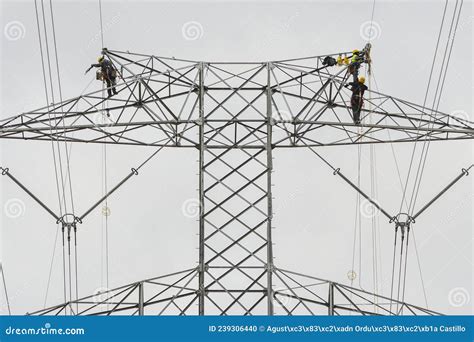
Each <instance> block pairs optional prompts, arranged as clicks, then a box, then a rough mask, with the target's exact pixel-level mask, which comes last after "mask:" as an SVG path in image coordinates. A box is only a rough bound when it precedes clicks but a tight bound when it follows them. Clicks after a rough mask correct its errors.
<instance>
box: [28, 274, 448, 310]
mask: <svg viewBox="0 0 474 342" xmlns="http://www.w3.org/2000/svg"><path fill="white" fill-rule="evenodd" d="M273 273H274V274H275V277H276V279H277V280H278V281H279V283H280V284H281V285H279V286H277V287H276V288H275V290H274V291H273V294H272V299H273V301H274V306H273V308H274V314H275V315H348V314H350V315H364V316H365V315H402V314H409V315H439V313H437V312H435V311H431V310H428V309H425V308H422V307H418V306H415V305H411V304H408V303H404V302H401V301H396V300H391V299H390V298H387V297H384V296H381V295H376V294H373V293H369V292H366V291H363V290H360V289H357V288H353V287H350V286H346V285H343V284H339V283H335V282H331V281H328V280H324V279H319V278H316V277H312V276H308V275H304V274H300V273H297V272H292V271H288V270H282V269H278V268H274V270H273ZM198 274H199V268H195V269H188V270H184V271H181V272H176V273H173V274H169V275H165V276H161V277H156V278H152V279H147V280H143V281H139V282H135V283H132V284H128V285H125V286H121V287H119V288H116V289H112V290H108V291H104V292H98V293H95V294H93V295H91V296H88V297H84V298H81V299H78V300H75V301H70V302H67V303H63V304H61V305H56V306H53V307H50V308H47V309H43V310H39V311H35V312H32V313H29V315H39V316H43V315H64V314H65V313H66V312H67V311H68V310H69V311H71V312H72V313H73V314H75V315H103V316H109V315H129V316H140V315H197V314H199V305H198V302H199V290H198V288H197V284H198ZM227 291H229V290H227ZM250 292H252V291H250ZM216 293H217V292H216ZM221 293H227V292H226V291H225V290H221ZM230 293H232V294H233V296H235V297H237V296H239V294H241V293H240V291H236V292H230ZM255 294H256V295H255V298H257V297H260V299H259V300H257V301H255V302H254V303H253V305H250V303H251V302H247V301H245V299H250V298H242V297H241V298H240V300H241V301H242V300H244V302H247V303H246V305H247V307H246V310H244V308H241V309H242V310H244V311H245V313H244V314H245V315H255V314H261V312H262V311H263V310H262V311H260V310H256V311H255V308H256V307H258V306H259V304H260V303H264V302H265V296H266V294H265V292H264V291H255ZM214 295H215V293H212V294H210V292H208V293H207V294H206V296H209V298H207V300H209V302H213V301H216V300H219V299H218V298H217V297H215V296H214ZM229 297H230V295H229ZM252 300H253V299H252ZM241 304H242V306H244V305H243V303H241ZM241 304H238V305H237V306H240V305H241ZM212 311H213V312H214V313H216V314H221V315H226V314H230V313H231V312H230V311H231V310H229V309H227V310H226V307H225V306H224V305H223V304H222V302H220V303H219V304H216V305H215V310H212Z"/></svg>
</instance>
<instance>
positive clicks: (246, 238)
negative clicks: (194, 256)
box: [0, 49, 474, 315]
mask: <svg viewBox="0 0 474 342" xmlns="http://www.w3.org/2000/svg"><path fill="white" fill-rule="evenodd" d="M104 55H106V57H107V58H109V59H110V60H111V61H112V62H113V63H114V64H115V65H116V67H117V69H118V71H119V72H120V75H121V82H119V84H118V85H117V90H118V92H119V94H118V95H116V96H114V97H111V98H105V97H104V96H103V92H102V91H100V90H99V91H95V92H92V93H90V94H86V95H82V96H79V97H76V98H72V99H69V100H66V101H63V102H62V103H56V104H52V105H50V106H47V107H44V108H41V109H38V110H34V111H31V112H28V113H24V114H21V115H19V116H16V117H13V118H10V119H7V120H4V121H2V122H1V125H0V138H4V139H21V140H45V141H49V140H51V139H53V140H55V141H66V142H80V143H97V144H123V145H136V146H152V147H157V148H159V147H167V148H168V147H173V148H193V149H196V150H197V151H199V263H198V267H196V268H190V269H188V270H185V271H181V272H177V273H173V274H170V275H166V276H161V277H157V278H153V279H147V280H143V281H139V282H136V283H133V284H129V285H126V286H123V287H120V288H117V289H113V290H110V291H107V292H105V293H101V294H94V295H92V296H89V297H85V298H82V299H77V300H72V301H70V302H68V303H64V304H61V305H58V306H55V307H52V308H49V309H46V310H41V311H38V312H35V313H34V314H61V313H64V312H65V311H66V310H67V309H68V308H69V309H70V310H72V313H74V314H107V315H108V314H115V313H119V314H129V315H136V314H138V315H143V314H199V315H203V314H224V315H225V314H237V315H247V314H268V315H273V314H290V315H291V314H329V315H335V314H344V313H349V312H353V313H359V314H402V313H409V314H436V313H435V312H433V311H430V310H427V309H424V308H421V307H418V306H414V305H410V304H407V303H403V302H399V301H396V300H393V299H391V298H386V297H383V296H380V295H375V294H372V293H368V292H365V291H362V290H360V289H356V288H352V287H349V286H346V285H343V284H338V283H335V282H331V281H328V280H323V279H319V278H316V277H312V276H307V275H303V274H299V273H295V272H292V271H288V270H283V269H280V268H278V267H277V266H275V265H274V263H273V251H272V215H273V209H272V151H273V150H274V149H276V148H296V147H299V148H314V147H319V148H321V147H325V146H335V145H353V144H381V143H389V142H390V143H392V142H414V141H420V140H423V141H445V140H461V139H472V138H474V128H473V123H472V122H469V121H466V120H463V119H460V118H456V117H453V116H450V115H447V114H445V113H442V112H438V111H435V110H432V109H427V108H423V107H422V106H419V105H416V104H413V103H410V102H408V101H404V100H401V99H398V98H395V97H392V96H389V95H384V94H381V93H378V92H374V91H372V90H369V92H370V93H371V96H370V98H367V99H366V107H365V109H363V112H362V125H361V126H359V125H356V124H354V123H353V119H352V113H351V109H350V108H351V106H350V91H348V90H347V89H346V88H345V87H344V85H345V84H346V83H347V81H348V78H349V74H348V72H347V67H338V66H332V67H329V66H327V65H323V64H322V62H323V58H324V57H326V56H327V55H324V56H315V57H308V58H301V59H293V60H284V61H274V62H264V63H257V62H255V63H221V62H196V61H190V60H181V59H175V58H163V57H157V56H153V55H144V54H138V53H131V52H122V51H115V50H107V49H105V50H104ZM337 55H339V54H335V55H333V56H337ZM369 106H370V107H371V110H370V111H369V110H368V109H367V108H368V107H369ZM104 120H105V122H104ZM4 173H6V174H8V171H7V172H4ZM136 173H137V172H136V170H132V172H131V173H130V175H129V176H128V178H130V177H131V176H132V175H133V174H136ZM334 174H340V170H339V169H336V170H334ZM128 178H126V179H128ZM118 186H120V184H119V185H118ZM115 189H116V188H114V189H113V191H115ZM99 203H100V201H99V202H98V204H99ZM98 204H97V205H98ZM91 210H92V208H91ZM89 212H90V210H89V211H88V212H86V213H85V214H84V215H82V216H79V217H76V218H74V219H73V220H72V221H70V220H69V221H68V220H61V219H62V218H59V217H58V219H59V221H60V222H62V223H63V225H64V226H65V227H66V228H71V227H73V228H74V229H75V227H76V225H77V224H80V223H81V222H82V220H83V219H84V217H85V216H87V214H88V213H89ZM53 216H54V215H53ZM386 216H387V215H386ZM389 217H390V218H391V219H393V221H394V222H397V217H396V215H390V216H389ZM389 304H392V305H390V306H389ZM392 307H393V308H392Z"/></svg>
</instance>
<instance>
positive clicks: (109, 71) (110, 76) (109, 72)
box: [86, 56, 117, 97]
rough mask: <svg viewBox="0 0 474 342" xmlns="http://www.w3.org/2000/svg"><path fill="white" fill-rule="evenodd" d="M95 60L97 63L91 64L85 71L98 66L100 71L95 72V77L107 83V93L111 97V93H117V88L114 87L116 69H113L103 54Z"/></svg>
mask: <svg viewBox="0 0 474 342" xmlns="http://www.w3.org/2000/svg"><path fill="white" fill-rule="evenodd" d="M97 62H98V63H95V64H91V66H90V68H89V69H87V71H86V73H87V72H88V71H89V70H90V69H92V68H100V72H98V73H97V79H100V80H102V81H105V83H106V84H107V93H108V95H109V97H112V95H117V89H115V85H116V84H117V71H116V70H115V68H114V66H113V64H112V62H111V61H109V60H108V59H105V58H104V56H100V57H99V58H98V59H97Z"/></svg>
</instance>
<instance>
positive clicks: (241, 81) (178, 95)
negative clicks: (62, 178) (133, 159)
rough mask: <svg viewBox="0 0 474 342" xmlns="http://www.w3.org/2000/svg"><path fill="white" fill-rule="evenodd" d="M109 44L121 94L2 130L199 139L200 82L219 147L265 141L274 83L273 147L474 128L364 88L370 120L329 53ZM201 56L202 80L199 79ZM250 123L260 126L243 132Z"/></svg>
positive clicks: (466, 135)
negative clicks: (178, 55)
mask: <svg viewBox="0 0 474 342" xmlns="http://www.w3.org/2000/svg"><path fill="white" fill-rule="evenodd" d="M104 54H105V55H106V56H107V57H108V58H109V59H110V60H112V61H113V63H114V64H115V65H116V66H117V69H118V70H119V72H120V75H121V81H120V82H119V83H118V86H117V90H118V92H119V94H118V95H116V96H114V97H112V98H109V99H108V98H106V97H105V96H104V91H103V90H98V91H95V92H92V93H89V94H85V95H81V96H79V97H76V98H72V99H69V100H65V101H63V102H62V103H56V104H51V105H48V106H46V107H43V108H40V109H37V110H33V111H30V112H27V113H24V114H21V115H19V116H15V117H11V118H9V119H5V120H2V121H0V138H4V139H5V138H7V139H25V140H46V141H47V140H50V139H51V138H54V139H57V140H60V141H62V140H65V141H68V142H87V143H107V144H125V145H144V146H163V145H165V142H167V141H168V140H169V139H171V143H170V144H169V146H174V147H194V148H199V143H200V142H199V139H198V132H199V127H200V116H199V98H200V94H199V93H200V91H202V90H204V91H205V94H206V99H207V101H206V102H205V105H206V113H207V114H206V115H207V116H208V120H207V124H208V127H207V128H208V130H207V131H206V134H207V137H206V138H207V144H208V146H210V147H216V148H227V147H230V146H232V147H245V148H259V147H260V146H261V143H262V141H265V140H266V139H265V134H266V133H265V130H264V129H263V130H262V128H264V127H265V125H266V122H267V115H266V112H267V95H268V93H269V94H270V96H271V107H272V116H271V118H272V120H271V124H272V131H273V136H272V140H271V142H272V146H273V147H298V146H332V145H348V144H368V143H372V144H374V143H386V142H409V141H418V140H425V139H426V140H433V141H441V140H461V139H472V137H473V135H474V129H473V128H474V126H473V125H474V124H473V123H472V122H470V121H467V120H465V119H463V118H459V117H455V116H451V115H448V114H445V113H441V112H438V111H435V110H432V109H429V108H424V107H422V106H419V105H416V104H413V103H411V102H409V101H405V100H401V99H398V98H395V97H393V96H389V95H385V94H382V93H378V92H375V91H373V90H369V91H368V93H367V96H366V100H365V103H366V105H365V109H363V111H362V118H361V119H362V126H357V125H355V124H354V123H353V120H352V114H351V110H350V91H349V90H347V89H346V88H345V87H344V85H345V84H346V83H347V81H348V78H349V75H348V73H347V68H345V67H344V68H342V67H337V66H333V67H328V66H323V65H322V59H323V57H325V56H316V57H309V58H301V59H295V60H286V61H275V62H271V63H268V62H264V63H262V62H255V63H221V62H209V63H208V62H206V63H204V62H196V61H189V60H180V59H174V58H164V57H157V56H153V55H144V54H138V53H131V52H123V51H115V50H104ZM201 65H205V71H204V72H205V77H206V80H207V82H206V84H205V87H204V89H201V87H200V84H199V75H200V66H201ZM268 69H270V72H269V73H268V72H267V70H268ZM369 107H371V111H370V112H369V110H368V108H369ZM369 117H370V120H368V118H369ZM257 127H259V129H256V128H257ZM249 129H253V133H252V134H250V135H248V136H247V137H246V138H245V139H241V138H242V137H243V135H244V134H245V132H249ZM219 133H223V134H226V136H227V137H228V138H229V139H222V135H221V134H219ZM237 142H238V143H237Z"/></svg>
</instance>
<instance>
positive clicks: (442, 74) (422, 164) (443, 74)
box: [402, 0, 463, 301]
mask: <svg viewBox="0 0 474 342" xmlns="http://www.w3.org/2000/svg"><path fill="white" fill-rule="evenodd" d="M457 5H458V1H456V4H455V8H454V11H453V18H452V21H451V25H450V29H449V34H448V38H447V42H446V47H445V52H444V56H443V63H442V66H443V65H445V66H444V71H443V68H442V69H441V72H440V75H439V78H438V85H437V88H436V92H435V97H434V99H433V109H434V112H433V111H431V114H432V115H434V116H435V117H436V115H437V112H438V109H439V105H440V101H441V96H442V93H443V89H444V84H445V81H446V75H447V72H448V67H449V62H450V60H451V53H452V50H453V46H454V41H455V37H456V32H457V27H458V24H459V18H460V16H461V10H462V5H463V0H461V1H460V5H459V9H457ZM456 10H457V14H456ZM456 16H457V19H456ZM454 22H455V24H454ZM453 24H454V30H453ZM451 33H452V38H451ZM449 44H451V45H449ZM448 49H449V53H448V55H447V60H446V63H444V61H445V58H446V54H447V52H448ZM441 79H442V80H441ZM440 81H441V84H440ZM438 87H439V93H438ZM436 95H438V96H436ZM435 103H436V104H435ZM433 126H434V122H433ZM430 144H431V141H430V140H428V137H426V139H425V141H424V142H423V151H425V152H424V155H423V153H422V156H423V157H422V160H420V163H419V165H418V170H417V177H416V178H415V188H414V189H413V192H412V196H411V199H410V207H409V209H410V208H411V211H409V213H410V215H411V214H413V212H414V210H415V204H416V201H417V199H418V195H419V191H420V186H421V181H422V178H423V174H424V170H425V166H426V160H427V157H428V151H429V147H430ZM425 146H426V149H425ZM420 168H421V170H420ZM418 175H419V176H418ZM416 179H418V182H416ZM407 248H408V236H407ZM406 262H407V257H405V276H404V284H403V292H402V301H403V299H404V298H405V282H406V268H407V265H406Z"/></svg>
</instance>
